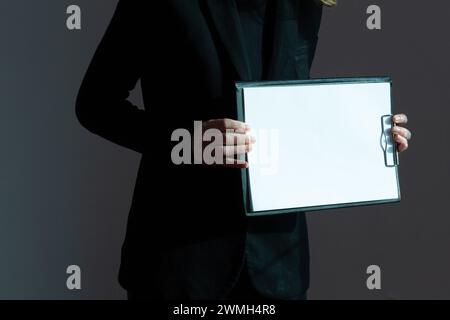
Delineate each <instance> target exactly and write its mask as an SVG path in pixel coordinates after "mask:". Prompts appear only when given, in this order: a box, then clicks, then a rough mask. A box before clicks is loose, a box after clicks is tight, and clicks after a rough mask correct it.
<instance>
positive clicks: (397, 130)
mask: <svg viewBox="0 0 450 320" xmlns="http://www.w3.org/2000/svg"><path fill="white" fill-rule="evenodd" d="M393 121H394V123H395V124H397V126H395V127H393V128H392V130H391V131H392V136H393V138H394V141H395V142H397V149H398V151H399V152H403V151H405V150H406V149H408V141H409V140H411V131H409V130H408V129H406V128H405V127H403V126H400V125H402V124H406V123H408V117H407V116H406V115H405V114H396V115H395V116H394V119H393Z"/></svg>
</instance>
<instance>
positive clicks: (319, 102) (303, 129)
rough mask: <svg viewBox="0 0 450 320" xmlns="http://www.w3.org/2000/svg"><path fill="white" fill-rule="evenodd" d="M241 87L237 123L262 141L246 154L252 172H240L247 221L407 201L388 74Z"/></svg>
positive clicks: (237, 86)
mask: <svg viewBox="0 0 450 320" xmlns="http://www.w3.org/2000/svg"><path fill="white" fill-rule="evenodd" d="M235 88H236V99H237V101H236V102H237V103H236V106H237V116H238V120H239V121H243V122H246V123H247V124H249V125H250V127H251V128H252V134H253V135H254V136H255V137H256V144H255V147H254V149H253V151H252V152H250V153H249V154H247V155H246V156H245V158H246V161H248V162H249V168H247V169H242V171H241V180H242V191H243V192H242V195H243V201H244V206H245V210H246V215H247V216H260V215H272V214H286V213H294V212H300V211H318V210H327V209H336V208H345V207H354V206H366V205H376V204H385V203H396V202H399V201H400V200H401V194H400V182H399V175H398V167H399V157H398V152H397V147H396V143H395V141H394V140H393V137H392V135H391V133H390V130H391V128H392V127H393V126H394V125H395V124H393V121H392V115H393V110H392V109H393V106H392V81H391V79H390V78H389V77H363V78H361V77H360V78H329V79H314V80H293V81H259V82H237V83H236V84H235ZM274 159H276V161H277V163H276V164H275V165H274V164H273V163H272V168H271V169H268V170H264V166H267V165H268V164H269V167H270V162H271V161H272V162H274ZM266 169H267V167H266Z"/></svg>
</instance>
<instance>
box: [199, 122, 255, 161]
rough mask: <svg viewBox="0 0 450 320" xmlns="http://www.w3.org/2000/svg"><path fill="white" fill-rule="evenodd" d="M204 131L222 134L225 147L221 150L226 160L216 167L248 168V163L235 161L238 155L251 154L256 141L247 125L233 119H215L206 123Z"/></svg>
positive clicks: (203, 126) (204, 123) (203, 125)
mask: <svg viewBox="0 0 450 320" xmlns="http://www.w3.org/2000/svg"><path fill="white" fill-rule="evenodd" d="M202 129H203V131H207V130H208V129H215V130H219V131H220V132H221V133H222V141H223V145H222V146H221V147H220V148H221V154H222V155H223V157H224V159H223V160H222V161H220V163H216V164H214V165H218V166H223V167H228V168H238V169H241V168H247V167H248V163H247V162H246V161H243V160H236V159H235V156H236V155H243V154H246V153H248V152H250V151H251V150H252V146H253V144H254V143H255V141H256V140H255V138H254V137H252V136H251V135H249V131H250V127H249V126H248V125H247V124H245V123H244V122H241V121H236V120H232V119H213V120H208V121H204V122H203V123H202Z"/></svg>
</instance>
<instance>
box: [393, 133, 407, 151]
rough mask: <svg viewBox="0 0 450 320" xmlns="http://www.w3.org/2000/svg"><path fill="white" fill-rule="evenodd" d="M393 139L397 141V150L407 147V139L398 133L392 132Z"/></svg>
mask: <svg viewBox="0 0 450 320" xmlns="http://www.w3.org/2000/svg"><path fill="white" fill-rule="evenodd" d="M394 140H395V142H397V143H398V146H397V149H398V151H399V152H403V151H405V150H406V149H408V139H406V138H405V137H403V136H401V135H399V134H394Z"/></svg>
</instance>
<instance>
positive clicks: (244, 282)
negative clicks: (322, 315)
mask: <svg viewBox="0 0 450 320" xmlns="http://www.w3.org/2000/svg"><path fill="white" fill-rule="evenodd" d="M127 298H128V300H162V299H161V298H160V297H157V296H155V295H154V294H152V293H151V292H133V291H128V292H127ZM225 299H226V300H257V301H277V300H279V299H273V298H267V297H265V296H262V295H261V294H260V293H259V292H258V291H257V290H256V289H255V287H254V286H253V283H252V280H251V279H250V275H249V274H248V269H247V264H246V263H245V264H244V266H243V268H242V271H241V273H240V275H239V278H238V280H237V282H236V283H235V285H234V287H233V288H232V289H231V291H230V293H229V294H228V296H227V297H226V298H225ZM301 300H306V295H305V296H304V297H301Z"/></svg>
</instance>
